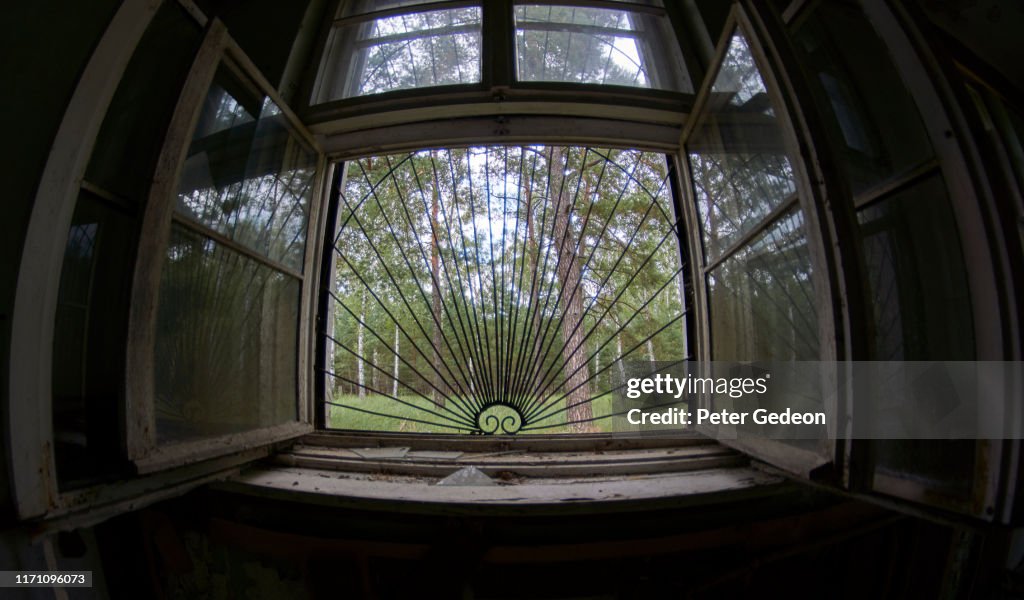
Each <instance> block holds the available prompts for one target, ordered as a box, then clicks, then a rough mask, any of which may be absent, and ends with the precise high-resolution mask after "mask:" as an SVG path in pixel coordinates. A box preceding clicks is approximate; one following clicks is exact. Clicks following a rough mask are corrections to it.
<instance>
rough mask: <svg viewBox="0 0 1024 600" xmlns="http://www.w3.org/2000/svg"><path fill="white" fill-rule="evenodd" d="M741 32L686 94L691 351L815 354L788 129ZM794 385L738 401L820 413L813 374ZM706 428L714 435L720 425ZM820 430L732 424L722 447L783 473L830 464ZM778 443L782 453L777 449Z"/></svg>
mask: <svg viewBox="0 0 1024 600" xmlns="http://www.w3.org/2000/svg"><path fill="white" fill-rule="evenodd" d="M748 39H749V38H748V34H747V33H746V32H745V31H744V30H743V29H742V28H736V30H735V31H734V33H733V34H732V35H731V36H730V38H729V39H728V42H727V46H726V48H725V49H724V50H725V52H724V54H723V56H722V59H721V64H720V66H719V67H718V71H717V73H716V74H715V75H714V80H713V84H712V85H711V87H710V88H709V89H708V90H707V92H706V96H705V97H704V98H703V99H701V100H698V106H700V107H701V108H700V109H699V112H698V114H697V117H696V125H695V127H694V128H693V130H692V132H690V134H689V135H688V136H687V137H686V139H685V141H684V146H685V151H686V154H687V157H688V159H689V166H690V179H691V183H692V186H693V194H694V196H693V198H694V204H695V209H696V221H697V222H698V223H699V225H700V230H701V231H700V239H701V242H703V257H702V259H703V267H702V271H703V273H702V276H703V279H704V287H705V290H706V301H707V313H708V315H707V328H708V336H709V343H708V351H707V354H706V355H705V356H704V357H702V358H704V359H705V360H710V361H724V362H730V361H776V362H782V361H820V360H822V356H823V355H826V353H827V352H829V351H830V348H828V347H826V346H825V345H824V344H822V341H821V340H822V337H821V335H820V319H821V318H822V316H823V315H821V314H820V313H819V310H820V309H819V307H820V306H821V302H819V300H818V296H817V294H816V291H817V288H818V286H819V285H820V283H818V281H817V279H818V277H820V275H818V274H817V273H816V272H815V268H816V267H818V266H819V265H820V264H821V262H820V261H819V260H817V259H816V257H815V252H814V250H813V248H812V245H811V244H812V242H813V240H812V234H811V232H810V231H809V228H808V224H807V216H806V215H807V213H806V212H805V203H804V202H802V201H801V194H800V187H801V186H800V185H799V184H798V173H797V170H796V169H795V168H794V162H793V158H792V155H791V154H790V152H789V150H788V146H787V144H786V140H787V138H789V137H790V133H789V132H788V131H787V127H788V125H787V123H786V121H784V120H783V117H782V116H781V110H780V105H779V104H778V102H777V100H776V99H775V98H774V97H773V95H772V92H770V90H769V88H768V85H767V84H766V82H765V78H764V77H763V72H762V71H761V69H760V68H759V66H758V63H757V60H756V59H755V55H754V52H753V51H752V49H751V46H750V43H749V42H748ZM805 202H806V200H805ZM815 371H817V369H815ZM798 382H799V385H793V386H792V387H791V389H787V393H786V394H784V395H774V394H768V395H765V396H761V397H759V398H758V399H756V400H754V401H752V402H753V403H756V404H757V405H756V406H752V405H751V401H750V400H749V399H745V400H744V402H747V404H746V405H744V407H743V409H744V410H753V409H755V408H765V409H768V410H783V409H785V408H790V409H792V410H795V411H796V410H799V411H808V412H811V411H822V410H825V409H826V408H827V407H825V406H822V402H824V400H822V398H823V395H822V394H821V393H820V390H821V389H822V388H821V385H822V383H823V382H822V381H818V380H812V379H805V380H793V382H792V383H793V384H797V383H798ZM801 386H802V387H801ZM706 401H707V402H708V403H709V404H710V408H711V409H712V410H722V409H728V410H739V408H738V407H737V406H736V402H737V401H735V400H733V399H731V398H729V397H727V396H725V395H714V396H713V397H711V398H708V399H707V400H706ZM833 414H835V413H833ZM708 433H710V434H712V435H714V436H716V437H717V436H719V435H720V434H721V428H712V429H711V430H708ZM780 433H784V432H775V434H776V435H778V434H780ZM827 433H828V432H827V430H826V428H825V427H821V428H820V430H819V434H818V437H817V439H806V438H808V437H809V436H807V435H801V436H799V437H800V438H801V439H785V438H784V437H783V438H779V439H778V441H776V440H774V439H767V438H764V437H762V436H763V435H764V432H763V431H759V430H756V429H755V430H746V429H744V431H743V435H742V436H741V437H740V438H739V439H736V440H735V441H734V442H732V443H735V444H737V445H738V446H740V447H742V448H744V449H746V450H748V451H751V452H752V453H753V454H754V455H756V456H765V457H768V458H772V459H778V458H779V457H786V458H784V459H783V460H784V462H786V463H788V464H787V468H790V469H791V470H795V471H796V470H809V469H810V468H814V467H815V466H817V465H820V464H822V463H823V462H828V461H830V460H832V454H833V448H832V445H831V442H830V441H829V439H828V435H827ZM724 435H726V436H728V437H729V438H730V439H733V438H734V437H735V436H734V435H733V434H732V433H725V434H724ZM783 444H785V445H786V446H787V447H788V448H787V449H786V450H779V446H781V445H783ZM794 450H798V452H794ZM780 452H781V454H780ZM794 457H798V458H794Z"/></svg>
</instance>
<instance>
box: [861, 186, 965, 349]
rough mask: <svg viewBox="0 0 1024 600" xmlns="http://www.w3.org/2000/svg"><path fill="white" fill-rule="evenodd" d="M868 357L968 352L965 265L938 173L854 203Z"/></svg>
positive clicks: (951, 213) (951, 212)
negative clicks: (869, 328)
mask: <svg viewBox="0 0 1024 600" xmlns="http://www.w3.org/2000/svg"><path fill="white" fill-rule="evenodd" d="M857 218H858V221H859V222H860V234H861V244H862V247H863V252H864V263H865V266H866V268H867V272H868V282H869V284H870V286H871V296H872V306H873V308H874V315H873V317H874V325H875V336H874V337H875V349H874V351H875V355H874V356H873V357H872V358H873V359H874V360H973V358H974V331H973V329H972V326H971V323H972V320H971V318H970V316H971V300H970V296H969V294H968V291H967V290H968V286H967V278H966V275H965V274H966V272H967V271H966V265H965V263H964V258H963V255H962V254H961V252H960V243H959V235H958V234H957V229H956V222H955V221H954V216H953V211H952V209H951V208H950V206H949V199H948V196H947V195H946V189H945V186H944V185H943V182H942V178H941V177H940V176H938V175H934V176H932V177H931V178H929V179H927V180H926V181H924V182H922V183H920V184H918V185H916V186H914V187H913V188H911V189H909V190H906V191H904V192H901V193H899V194H896V195H894V196H892V197H890V198H887V199H886V200H884V201H881V202H878V203H876V204H873V205H871V206H869V207H867V208H865V209H862V210H861V211H860V212H858V214H857Z"/></svg>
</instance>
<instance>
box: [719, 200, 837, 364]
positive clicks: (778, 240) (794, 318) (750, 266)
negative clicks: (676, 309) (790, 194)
mask: <svg viewBox="0 0 1024 600" xmlns="http://www.w3.org/2000/svg"><path fill="white" fill-rule="evenodd" d="M708 295H709V307H710V308H709V310H710V313H711V314H710V316H711V331H712V335H711V344H712V356H713V357H714V359H715V360H737V361H739V360H776V361H781V360H801V361H804V360H818V359H819V354H818V352H819V343H818V317H817V310H816V308H815V302H814V285H813V281H812V279H811V258H810V253H809V252H808V248H807V239H806V234H805V233H804V221H803V214H802V213H801V212H800V211H794V212H791V213H789V214H787V215H786V216H784V217H782V218H781V219H779V220H778V221H776V222H775V223H774V224H773V225H772V226H771V227H769V228H768V229H766V230H765V231H764V232H763V233H761V234H760V235H758V236H757V237H755V238H754V239H752V240H751V241H750V242H749V243H748V244H746V245H744V246H743V248H742V249H740V250H739V251H738V252H737V253H736V254H734V255H733V256H731V257H730V258H728V259H727V260H725V261H724V262H723V263H722V264H721V265H719V266H718V267H717V268H715V269H714V270H713V271H712V272H711V273H710V274H709V275H708Z"/></svg>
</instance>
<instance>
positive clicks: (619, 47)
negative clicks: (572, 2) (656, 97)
mask: <svg viewBox="0 0 1024 600" xmlns="http://www.w3.org/2000/svg"><path fill="white" fill-rule="evenodd" d="M654 12H655V14H649V13H645V12H639V11H634V10H626V9H623V10H612V9H608V8H593V7H586V6H552V5H536V4H525V5H519V6H516V7H515V26H516V66H517V71H516V75H517V78H518V80H519V81H564V82H570V83H595V84H602V85H624V86H629V87H641V88H655V89H664V90H671V91H676V92H692V91H693V86H692V85H691V83H690V81H689V79H688V78H687V77H686V70H685V68H684V67H683V58H682V54H681V52H680V50H679V45H678V44H677V43H675V41H674V37H673V35H672V33H671V30H670V29H669V24H668V22H667V19H666V18H665V17H664V14H660V15H659V14H657V13H658V12H659V11H654Z"/></svg>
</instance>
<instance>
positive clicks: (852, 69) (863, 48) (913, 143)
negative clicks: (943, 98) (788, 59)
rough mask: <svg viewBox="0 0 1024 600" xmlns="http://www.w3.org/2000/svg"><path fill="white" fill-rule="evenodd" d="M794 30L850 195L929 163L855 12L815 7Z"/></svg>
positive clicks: (917, 129) (892, 71) (896, 79)
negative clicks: (924, 162)
mask: <svg viewBox="0 0 1024 600" xmlns="http://www.w3.org/2000/svg"><path fill="white" fill-rule="evenodd" d="M798 23H799V25H798V26H797V27H796V29H795V30H794V32H793V42H794V44H793V45H794V47H795V48H796V51H797V53H798V55H797V58H798V59H799V60H798V63H799V64H800V65H801V66H802V67H803V68H804V69H805V70H806V74H807V81H808V83H809V84H810V86H811V89H812V92H813V95H814V100H815V104H816V105H817V108H818V110H819V111H820V112H821V115H822V116H823V117H824V119H825V125H826V127H827V128H828V133H829V134H830V138H831V142H832V145H833V147H834V148H835V150H836V152H837V156H836V159H837V161H836V162H837V164H838V166H839V167H840V168H841V169H842V170H843V171H844V172H845V174H846V176H847V178H848V179H849V185H850V188H851V191H852V192H853V194H854V195H856V194H859V193H860V192H863V191H865V190H867V189H869V188H871V187H873V186H875V185H877V184H879V183H881V182H883V181H884V180H886V179H887V178H889V177H892V176H894V175H897V174H899V173H901V172H903V171H906V170H907V169H909V168H912V167H914V166H916V165H918V164H919V163H921V162H922V161H924V160H926V159H928V158H930V157H931V156H932V150H931V144H930V143H929V141H928V137H927V134H926V132H925V130H924V125H923V124H922V122H921V117H920V115H919V114H918V112H917V107H916V106H915V105H914V101H913V99H911V97H910V94H909V93H907V90H906V88H905V87H904V85H903V82H902V80H901V79H900V76H899V74H898V73H897V72H896V68H895V66H894V65H893V62H892V58H891V57H890V56H889V53H888V50H887V49H886V47H885V45H884V44H883V43H882V40H881V39H879V37H878V35H877V34H876V33H875V30H874V28H872V26H871V24H870V23H869V22H868V21H867V19H866V18H865V17H864V14H863V12H862V11H861V10H860V8H858V7H856V6H851V5H850V4H848V3H845V2H818V3H817V4H816V5H815V6H814V8H813V10H812V12H811V14H810V15H808V17H807V18H806V19H798Z"/></svg>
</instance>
